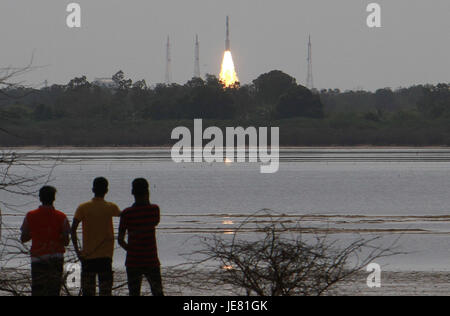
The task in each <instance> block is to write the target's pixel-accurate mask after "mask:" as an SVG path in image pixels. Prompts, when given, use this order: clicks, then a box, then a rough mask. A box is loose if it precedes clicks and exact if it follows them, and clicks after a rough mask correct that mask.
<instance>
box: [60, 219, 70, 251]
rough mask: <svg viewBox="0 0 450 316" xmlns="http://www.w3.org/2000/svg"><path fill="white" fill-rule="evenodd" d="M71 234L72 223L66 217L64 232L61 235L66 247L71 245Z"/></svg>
mask: <svg viewBox="0 0 450 316" xmlns="http://www.w3.org/2000/svg"><path fill="white" fill-rule="evenodd" d="M69 236H70V224H69V221H68V220H67V218H65V219H64V222H63V227H62V234H61V237H62V240H63V243H64V247H67V246H68V245H69V242H70V237H69Z"/></svg>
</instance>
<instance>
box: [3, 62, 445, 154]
mask: <svg viewBox="0 0 450 316" xmlns="http://www.w3.org/2000/svg"><path fill="white" fill-rule="evenodd" d="M0 88H1V87H0ZM0 90H1V92H2V94H7V95H8V98H3V99H2V98H0V113H1V116H2V118H3V120H1V123H0V125H1V126H0V128H2V129H5V130H8V131H9V132H10V133H0V145H3V146H23V145H75V146H102V145H107V146H113V145H118V146H123V145H169V144H171V140H170V131H171V130H172V129H173V128H174V127H176V126H179V125H181V124H183V125H184V126H190V125H192V122H191V121H192V120H193V119H195V118H202V119H203V120H204V121H206V124H207V125H214V126H219V127H226V126H239V125H240V126H279V127H280V144H281V145H285V146H288V145H292V146H301V145H308V146H310V145H311V146H313V145H320V146H322V145H421V146H422V145H449V144H450V129H449V128H448V126H450V124H449V123H450V95H449V93H450V92H449V85H448V84H446V83H443V84H438V85H416V86H412V87H409V88H398V89H395V90H393V89H390V88H384V89H379V90H377V91H375V92H371V91H340V90H338V89H328V90H320V91H318V90H313V91H310V90H309V89H307V88H305V87H304V86H302V85H299V84H298V83H297V82H296V80H295V78H293V77H291V76H289V75H288V74H286V73H283V72H281V71H278V70H274V71H271V72H269V73H265V74H262V75H260V76H259V77H258V78H256V79H255V80H253V82H252V83H250V84H246V85H240V84H236V85H235V86H233V87H229V88H225V87H224V86H223V84H222V83H221V82H220V80H219V79H218V78H217V77H215V76H213V75H206V77H205V79H202V78H192V79H191V80H189V81H188V82H186V83H185V84H183V85H180V84H157V85H155V86H149V85H147V83H146V82H145V80H139V81H136V82H133V81H132V80H131V79H128V78H126V76H125V74H124V73H123V72H122V71H119V72H117V73H116V74H114V75H113V76H112V79H111V80H110V81H109V82H107V83H106V84H105V83H101V82H89V81H88V80H87V78H86V77H85V76H82V77H77V78H74V79H72V80H70V82H69V83H68V84H66V85H56V84H55V85H52V86H49V87H45V88H41V89H33V88H24V87H20V86H12V87H8V86H6V87H3V89H0Z"/></svg>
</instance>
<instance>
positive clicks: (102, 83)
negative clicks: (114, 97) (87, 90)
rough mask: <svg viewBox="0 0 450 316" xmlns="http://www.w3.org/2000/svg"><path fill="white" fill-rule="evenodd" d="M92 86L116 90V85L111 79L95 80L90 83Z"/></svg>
mask: <svg viewBox="0 0 450 316" xmlns="http://www.w3.org/2000/svg"><path fill="white" fill-rule="evenodd" d="M92 85H93V86H97V87H102V88H108V89H117V88H118V86H117V84H116V83H115V82H114V81H113V80H112V79H111V78H95V80H94V81H93V82H92Z"/></svg>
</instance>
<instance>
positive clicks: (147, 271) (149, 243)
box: [118, 178, 164, 296]
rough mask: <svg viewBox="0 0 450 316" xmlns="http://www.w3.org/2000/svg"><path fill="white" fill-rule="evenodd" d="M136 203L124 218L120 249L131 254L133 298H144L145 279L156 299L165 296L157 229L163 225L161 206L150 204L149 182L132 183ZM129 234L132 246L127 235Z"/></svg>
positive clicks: (129, 276)
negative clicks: (143, 279)
mask: <svg viewBox="0 0 450 316" xmlns="http://www.w3.org/2000/svg"><path fill="white" fill-rule="evenodd" d="M132 194H133V195H134V199H135V203H134V204H133V206H132V207H130V208H127V209H125V210H124V211H123V212H122V214H121V216H120V225H119V236H118V242H119V245H120V246H121V247H122V248H123V249H125V250H126V251H127V258H126V262H125V266H126V268H127V276H128V289H129V291H130V296H139V295H140V294H141V284H142V276H145V277H146V278H147V280H148V282H149V283H150V287H151V290H152V293H153V295H154V296H163V295H164V294H163V288H162V282H161V268H160V262H159V259H158V249H157V245H156V232H155V229H156V226H157V225H158V224H159V220H160V211H159V206H158V205H156V204H151V203H150V191H149V185H148V182H147V180H145V179H142V178H139V179H135V180H134V181H133V183H132ZM127 232H128V242H126V241H125V234H126V233H127Z"/></svg>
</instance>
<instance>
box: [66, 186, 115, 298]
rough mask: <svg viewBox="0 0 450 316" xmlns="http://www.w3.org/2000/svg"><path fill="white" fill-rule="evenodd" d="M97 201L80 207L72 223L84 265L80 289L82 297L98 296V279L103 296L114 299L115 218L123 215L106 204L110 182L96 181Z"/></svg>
mask: <svg viewBox="0 0 450 316" xmlns="http://www.w3.org/2000/svg"><path fill="white" fill-rule="evenodd" d="M92 192H93V193H94V195H95V196H94V198H93V199H92V200H91V201H89V202H86V203H83V204H81V205H80V206H79V207H78V209H77V210H76V212H75V216H74V218H73V223H72V243H73V245H74V247H75V252H76V253H77V256H78V258H79V259H80V261H81V289H82V293H83V296H95V292H96V277H97V276H98V283H99V292H100V293H99V294H100V296H111V295H112V286H113V281H114V280H113V271H112V258H113V254H114V228H113V221H112V218H113V217H118V216H119V215H120V209H119V208H118V207H117V205H115V204H114V203H110V202H106V201H105V195H106V193H108V180H106V179H105V178H102V177H100V178H96V179H94V183H93V187H92ZM80 223H82V225H83V250H82V251H80V249H79V246H78V238H77V229H78V225H79V224H80Z"/></svg>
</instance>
